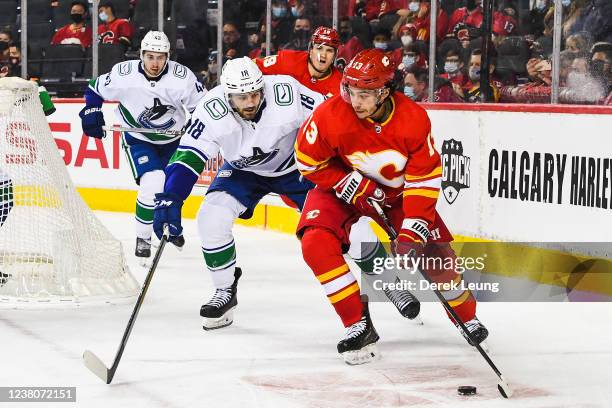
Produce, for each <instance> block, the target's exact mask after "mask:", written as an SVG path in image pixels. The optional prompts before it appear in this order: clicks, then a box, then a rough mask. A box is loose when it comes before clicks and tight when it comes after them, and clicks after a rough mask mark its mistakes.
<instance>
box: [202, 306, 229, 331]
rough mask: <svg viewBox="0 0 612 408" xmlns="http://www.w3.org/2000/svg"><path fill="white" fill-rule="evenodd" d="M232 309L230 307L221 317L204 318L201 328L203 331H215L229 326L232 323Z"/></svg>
mask: <svg viewBox="0 0 612 408" xmlns="http://www.w3.org/2000/svg"><path fill="white" fill-rule="evenodd" d="M234 309H235V307H232V308H231V309H230V310H228V311H227V312H225V314H224V315H223V316H221V317H205V318H204V320H203V322H202V328H203V329H204V330H216V329H222V328H224V327H227V326H229V325H230V324H232V323H234Z"/></svg>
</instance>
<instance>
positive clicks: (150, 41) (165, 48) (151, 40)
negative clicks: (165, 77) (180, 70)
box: [140, 31, 170, 60]
mask: <svg viewBox="0 0 612 408" xmlns="http://www.w3.org/2000/svg"><path fill="white" fill-rule="evenodd" d="M145 51H153V52H163V53H166V55H167V56H168V59H170V40H168V36H167V35H166V34H165V33H164V32H163V31H149V32H148V33H147V34H146V35H145V36H144V38H143V39H142V41H141V42H140V59H141V60H142V59H144V53H145Z"/></svg>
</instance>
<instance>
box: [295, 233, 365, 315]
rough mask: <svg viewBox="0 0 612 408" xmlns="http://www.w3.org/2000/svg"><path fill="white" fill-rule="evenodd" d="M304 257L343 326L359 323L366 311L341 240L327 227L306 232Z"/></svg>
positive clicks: (303, 240) (303, 244)
mask: <svg viewBox="0 0 612 408" xmlns="http://www.w3.org/2000/svg"><path fill="white" fill-rule="evenodd" d="M302 256H303V257H304V260H305V261H306V263H307V264H308V266H310V269H312V271H313V272H314V274H315V276H316V277H317V279H318V280H319V282H320V283H321V285H322V286H323V290H324V291H325V294H326V295H327V298H328V299H329V301H330V302H331V304H332V306H333V307H334V309H336V313H338V316H340V319H342V323H343V324H344V326H345V327H348V326H350V325H351V324H353V323H356V322H358V321H359V320H360V319H361V313H362V311H363V305H362V303H361V299H360V296H359V284H358V283H357V281H356V280H355V277H354V276H353V274H352V273H351V271H350V270H349V267H348V265H347V264H346V262H345V261H344V257H343V256H342V249H341V244H340V240H339V239H338V237H336V236H335V235H334V234H333V233H332V232H331V231H329V230H327V229H324V228H317V227H310V228H308V229H306V231H305V232H304V235H303V236H302Z"/></svg>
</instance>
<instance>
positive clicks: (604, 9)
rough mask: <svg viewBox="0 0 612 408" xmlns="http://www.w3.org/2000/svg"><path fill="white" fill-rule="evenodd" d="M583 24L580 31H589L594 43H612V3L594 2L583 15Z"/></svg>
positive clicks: (596, 0)
mask: <svg viewBox="0 0 612 408" xmlns="http://www.w3.org/2000/svg"><path fill="white" fill-rule="evenodd" d="M581 17H582V19H581V21H580V23H582V24H581V25H580V26H579V27H577V28H578V29H581V30H585V31H589V32H590V33H591V35H592V36H593V41H595V42H597V41H605V42H609V43H612V29H611V28H610V27H611V25H612V1H610V0H592V1H591V2H590V3H588V4H587V5H586V7H585V9H584V11H583V13H582V15H581Z"/></svg>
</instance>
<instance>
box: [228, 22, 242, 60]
mask: <svg viewBox="0 0 612 408" xmlns="http://www.w3.org/2000/svg"><path fill="white" fill-rule="evenodd" d="M222 42H223V55H225V56H228V53H229V54H231V55H232V58H240V57H244V56H246V55H247V53H248V44H247V42H246V41H245V40H244V39H243V38H242V36H241V35H240V30H239V29H238V24H236V23H234V22H232V21H228V22H226V23H225V24H223V40H222ZM230 50H234V51H231V52H230Z"/></svg>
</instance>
